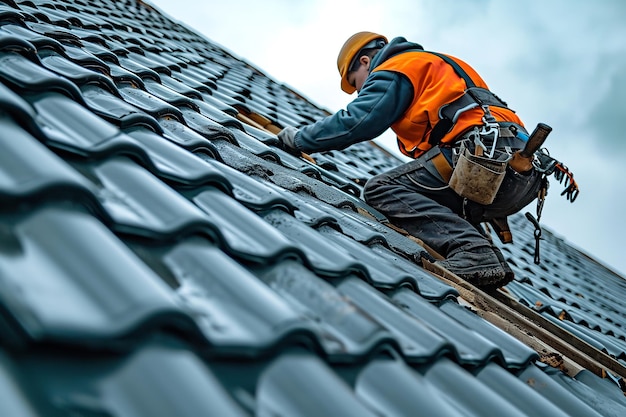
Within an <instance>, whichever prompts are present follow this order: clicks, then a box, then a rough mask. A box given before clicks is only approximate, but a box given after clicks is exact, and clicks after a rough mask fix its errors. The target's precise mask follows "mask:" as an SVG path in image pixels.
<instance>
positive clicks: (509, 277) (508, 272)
mask: <svg viewBox="0 0 626 417" xmlns="http://www.w3.org/2000/svg"><path fill="white" fill-rule="evenodd" d="M491 249H493V252H494V253H495V254H496V256H497V257H498V260H499V261H500V265H501V266H502V269H504V279H503V280H502V283H500V285H499V286H500V287H501V286H503V285H506V284H508V283H509V282H511V281H513V279H514V278H515V272H513V270H512V269H511V267H510V266H509V264H508V263H507V261H506V259H504V255H503V254H502V251H500V248H499V247H497V246H495V245H493V246H492V247H491Z"/></svg>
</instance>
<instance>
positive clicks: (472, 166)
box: [450, 146, 510, 205]
mask: <svg viewBox="0 0 626 417" xmlns="http://www.w3.org/2000/svg"><path fill="white" fill-rule="evenodd" d="M500 157H501V158H506V159H503V160H500V158H488V157H486V156H478V155H472V153H471V152H470V151H469V149H467V148H465V147H464V146H463V147H461V150H460V152H459V158H458V160H457V161H456V165H455V167H454V171H452V177H451V178H450V188H452V189H453V190H454V191H455V192H456V193H457V194H458V195H460V196H461V197H464V198H467V199H469V200H471V201H474V202H476V203H479V204H484V205H489V204H491V203H492V202H493V200H494V199H495V198H496V194H497V193H498V190H499V189H500V185H502V180H503V179H504V175H505V173H506V166H507V164H508V162H509V159H510V157H508V155H506V154H501V155H500Z"/></svg>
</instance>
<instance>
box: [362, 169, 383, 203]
mask: <svg viewBox="0 0 626 417" xmlns="http://www.w3.org/2000/svg"><path fill="white" fill-rule="evenodd" d="M387 184H388V181H387V176H386V175H385V174H379V175H376V176H374V177H372V178H370V179H369V180H367V182H366V183H365V185H364V186H363V199H364V200H365V202H366V203H368V204H371V203H373V202H375V201H376V197H378V196H379V195H380V193H381V191H382V190H381V188H382V187H383V186H384V185H387Z"/></svg>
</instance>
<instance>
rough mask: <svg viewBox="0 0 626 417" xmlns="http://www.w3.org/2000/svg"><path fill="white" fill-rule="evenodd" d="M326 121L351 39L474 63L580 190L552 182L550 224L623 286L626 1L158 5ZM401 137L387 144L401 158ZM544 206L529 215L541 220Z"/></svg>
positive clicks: (339, 102)
mask: <svg viewBox="0 0 626 417" xmlns="http://www.w3.org/2000/svg"><path fill="white" fill-rule="evenodd" d="M149 2H150V3H152V4H153V5H155V6H156V7H157V8H158V9H160V10H161V11H163V12H164V13H165V14H167V15H169V17H171V18H173V19H174V20H177V21H179V22H181V23H184V24H186V25H187V26H188V27H190V28H192V29H194V30H196V31H199V32H200V33H202V34H203V35H205V36H206V37H207V38H209V39H210V40H211V41H213V42H215V43H217V44H219V45H220V46H222V47H224V48H225V49H227V50H228V51H230V52H231V53H233V54H234V55H235V56H237V57H239V58H242V59H244V60H246V61H247V62H249V63H250V64H252V65H253V66H255V67H257V68H259V69H261V70H262V71H263V72H264V73H266V74H267V75H268V76H270V77H271V78H273V79H275V80H276V81H279V82H282V83H285V84H287V85H289V86H290V87H292V88H293V89H295V90H297V91H299V92H300V93H302V94H304V95H305V96H306V97H307V98H309V99H310V100H311V101H313V102H314V103H316V104H317V105H319V106H320V107H323V108H326V109H328V110H329V111H332V112H334V111H337V110H339V109H342V108H344V107H345V105H346V104H347V103H348V102H349V101H350V100H351V99H352V98H353V96H348V95H347V94H345V93H343V92H342V91H341V90H340V88H339V75H338V72H337V66H336V57H337V53H338V51H339V49H340V48H341V46H342V44H343V43H344V41H345V40H346V39H347V38H348V37H349V36H351V35H352V34H353V33H355V32H358V31H362V30H367V31H372V32H377V33H381V34H384V35H386V36H387V37H388V38H389V39H391V38H394V37H396V36H404V37H406V38H407V39H408V40H411V41H415V42H418V43H420V44H422V45H423V46H424V48H425V49H429V50H433V51H438V52H445V53H448V54H451V55H454V56H457V57H459V58H462V59H463V60H465V61H467V62H468V63H470V64H471V65H472V66H473V67H474V68H475V69H476V70H477V71H478V72H479V73H480V74H481V75H482V76H483V78H484V79H485V81H486V82H487V84H488V85H489V87H490V89H491V90H492V91H494V92H495V93H496V94H498V95H499V96H500V97H502V98H503V99H504V100H505V101H507V102H508V104H509V106H510V107H511V108H513V109H514V110H516V111H517V113H518V115H519V116H520V117H521V118H522V120H523V121H524V123H525V124H526V126H527V127H528V130H529V131H531V130H532V129H533V128H534V127H535V126H536V124H537V123H538V122H544V123H547V124H549V125H550V126H552V127H553V129H554V130H553V132H552V134H551V135H550V137H549V138H548V141H547V143H546V145H547V146H546V147H547V148H548V149H549V150H550V153H551V155H552V156H554V157H556V158H557V159H559V160H562V161H563V162H564V163H565V164H566V165H567V166H568V167H569V168H570V170H571V171H573V172H574V174H575V178H576V180H577V182H578V184H579V186H580V189H581V192H580V195H579V197H578V199H577V200H576V202H575V203H574V204H571V203H569V202H568V201H566V200H565V198H564V197H561V196H560V193H561V191H562V189H563V187H562V186H561V184H559V183H558V182H557V181H556V180H554V178H553V177H551V180H550V182H551V187H550V190H549V195H548V199H547V201H546V204H545V208H544V210H543V216H542V219H541V222H542V224H543V225H544V226H547V227H548V228H549V229H550V230H551V231H553V232H554V233H555V234H557V235H558V236H559V237H561V238H563V239H565V240H566V241H567V242H568V243H570V244H572V245H573V246H575V247H578V248H580V249H581V250H583V251H584V252H587V253H588V254H590V255H592V256H593V257H595V258H597V259H598V260H600V262H602V263H604V264H605V265H607V266H609V267H611V268H613V269H615V270H616V271H617V272H619V273H621V274H622V275H623V276H624V275H626V251H625V250H624V248H625V247H626V221H625V220H624V213H625V210H624V204H625V202H626V172H624V170H623V167H626V129H625V126H626V125H625V123H624V122H626V103H625V101H626V2H625V1H623V0H595V1H586V0H517V1H502V0H464V1H463V0H406V1H404V0H387V1H384V2H383V1H380V0H372V1H369V0H360V1H359V0H318V1H293V0H264V1H258V0H238V1H233V2H230V1H211V0H208V1H202V2H201V1H197V0H150V1H149ZM394 138H395V136H394V135H393V134H392V133H391V132H387V133H386V134H384V135H383V136H382V137H381V139H380V140H379V143H381V144H383V145H384V146H386V147H387V148H388V149H389V150H391V151H393V152H396V151H397V150H396V147H395V139H394ZM534 208H535V206H534V205H532V206H529V207H528V209H529V210H530V211H531V212H532V213H533V214H534Z"/></svg>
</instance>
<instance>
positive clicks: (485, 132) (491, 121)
mask: <svg viewBox="0 0 626 417" xmlns="http://www.w3.org/2000/svg"><path fill="white" fill-rule="evenodd" d="M482 109H483V111H484V112H485V115H484V116H483V119H482V121H483V125H482V126H481V127H480V130H479V131H478V135H479V136H480V138H481V139H483V140H485V139H491V140H492V142H491V151H489V154H488V156H489V158H493V155H494V154H495V152H496V145H497V142H498V135H499V134H500V125H499V124H498V122H497V121H496V119H495V118H494V117H493V116H492V115H491V112H490V111H489V106H482ZM479 142H480V146H481V147H482V148H483V149H484V150H485V151H487V147H486V146H485V144H484V143H483V142H482V141H480V140H479ZM476 144H477V145H478V142H476Z"/></svg>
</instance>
